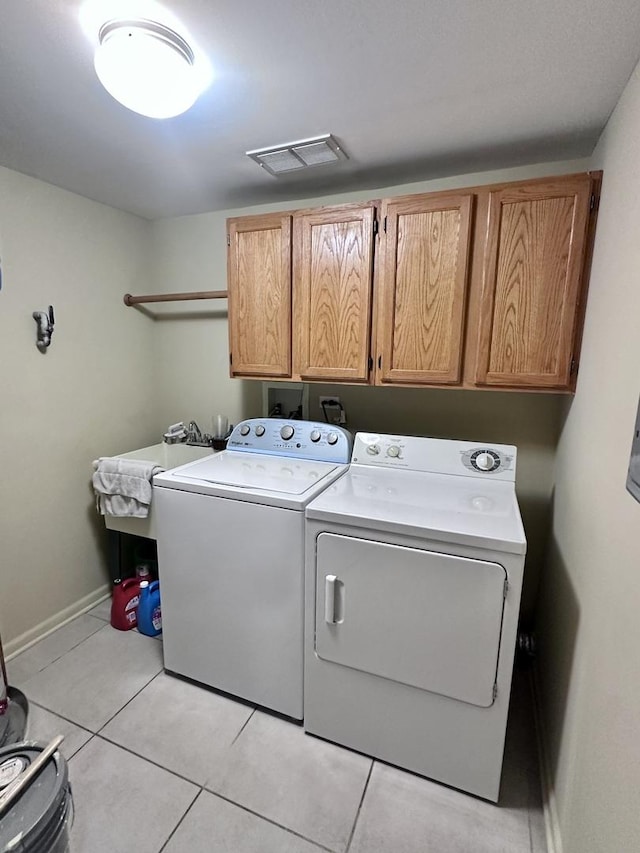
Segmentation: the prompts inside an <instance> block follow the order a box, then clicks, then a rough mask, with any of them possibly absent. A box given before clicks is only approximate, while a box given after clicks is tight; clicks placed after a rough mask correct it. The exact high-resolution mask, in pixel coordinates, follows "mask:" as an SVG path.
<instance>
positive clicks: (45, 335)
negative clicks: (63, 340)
mask: <svg viewBox="0 0 640 853" xmlns="http://www.w3.org/2000/svg"><path fill="white" fill-rule="evenodd" d="M32 316H33V319H34V320H35V321H36V323H37V324H38V331H37V340H36V346H37V347H38V349H39V350H40V352H45V351H46V349H47V347H48V346H49V345H50V344H51V336H52V335H53V326H54V324H55V318H54V316H53V305H49V311H48V313H47V312H45V311H34V312H33V314H32Z"/></svg>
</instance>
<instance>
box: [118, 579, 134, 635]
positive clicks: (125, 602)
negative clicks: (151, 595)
mask: <svg viewBox="0 0 640 853" xmlns="http://www.w3.org/2000/svg"><path fill="white" fill-rule="evenodd" d="M139 599H140V581H139V580H138V579H137V578H128V579H127V580H124V581H122V583H119V584H118V585H117V586H115V587H114V589H113V598H112V599H111V624H112V625H113V627H114V628H117V629H118V631H130V630H131V629H132V628H135V627H136V626H137V624H138V601H139Z"/></svg>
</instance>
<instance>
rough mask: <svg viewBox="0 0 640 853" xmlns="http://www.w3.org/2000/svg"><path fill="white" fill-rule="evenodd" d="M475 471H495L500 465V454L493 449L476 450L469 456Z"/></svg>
mask: <svg viewBox="0 0 640 853" xmlns="http://www.w3.org/2000/svg"><path fill="white" fill-rule="evenodd" d="M471 464H472V466H473V467H474V468H475V469H476V471H495V470H496V468H499V467H500V456H499V455H498V454H497V453H496V452H495V451H494V450H478V451H477V452H476V453H473V454H472V456H471Z"/></svg>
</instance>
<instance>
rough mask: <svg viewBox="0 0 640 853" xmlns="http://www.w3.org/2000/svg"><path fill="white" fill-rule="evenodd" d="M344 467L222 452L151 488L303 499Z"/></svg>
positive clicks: (168, 475)
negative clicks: (254, 493)
mask: <svg viewBox="0 0 640 853" xmlns="http://www.w3.org/2000/svg"><path fill="white" fill-rule="evenodd" d="M343 468H344V466H343V465H335V464H332V463H330V462H316V461H312V460H309V459H290V458H288V457H283V456H266V455H261V454H257V453H241V452H240V453H239V452H237V451H234V452H229V451H226V450H225V451H222V453H217V454H216V455H215V456H209V457H207V458H206V459H201V460H198V461H197V462H192V463H190V464H188V465H183V466H181V467H180V468H174V469H173V470H172V471H166V472H165V473H164V474H160V475H158V476H156V477H155V478H154V485H156V486H164V487H168V488H174V489H180V488H187V490H188V491H204V492H206V493H212V492H211V490H212V489H214V490H215V487H216V486H222V487H225V492H227V491H228V490H230V489H233V490H243V491H244V490H246V491H247V492H255V491H258V492H260V493H262V492H272V493H273V492H275V493H277V494H282V495H299V496H302V495H304V494H305V493H307V492H309V490H311V489H314V488H315V487H316V486H317V485H318V484H319V483H321V482H322V481H323V480H324V479H325V478H327V477H329V476H330V475H331V474H332V473H334V472H337V471H338V470H342V469H343Z"/></svg>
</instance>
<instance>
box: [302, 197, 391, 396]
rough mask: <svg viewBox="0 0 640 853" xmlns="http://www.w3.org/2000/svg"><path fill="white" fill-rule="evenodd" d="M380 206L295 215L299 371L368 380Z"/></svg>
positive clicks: (338, 378)
mask: <svg viewBox="0 0 640 853" xmlns="http://www.w3.org/2000/svg"><path fill="white" fill-rule="evenodd" d="M374 218H375V207H374V205H372V204H365V205H362V204H354V205H341V206H340V207H335V208H322V209H319V210H312V211H301V212H299V213H297V214H295V215H294V217H293V228H294V238H293V244H294V252H293V305H294V373H295V374H296V376H299V377H300V378H301V379H303V380H306V379H311V380H324V381H328V382H332V381H338V382H354V383H366V382H368V381H369V372H370V365H371V359H370V334H371V299H372V292H371V286H372V279H373V238H374V234H373V231H374Z"/></svg>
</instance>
